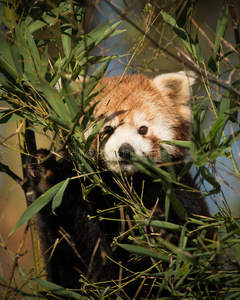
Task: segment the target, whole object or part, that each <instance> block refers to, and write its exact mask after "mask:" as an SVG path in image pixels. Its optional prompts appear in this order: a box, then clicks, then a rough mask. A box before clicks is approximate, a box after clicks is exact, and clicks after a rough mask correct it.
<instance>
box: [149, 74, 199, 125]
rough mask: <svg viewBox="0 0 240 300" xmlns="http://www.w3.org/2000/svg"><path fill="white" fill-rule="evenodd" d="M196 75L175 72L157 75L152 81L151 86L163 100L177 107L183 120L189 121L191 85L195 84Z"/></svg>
mask: <svg viewBox="0 0 240 300" xmlns="http://www.w3.org/2000/svg"><path fill="white" fill-rule="evenodd" d="M196 78H197V75H196V74H195V73H194V72H184V71H181V72H177V73H168V74H162V75H158V76H157V77H155V78H154V79H153V84H154V85H155V87H156V88H157V89H158V90H159V91H160V93H161V94H162V95H163V96H164V98H166V99H169V100H170V101H174V102H175V105H179V106H180V107H179V108H180V113H181V114H182V116H183V117H184V119H188V120H189V121H190V120H191V108H190V103H189V102H190V101H189V100H190V99H191V95H192V85H193V84H194V83H195V81H196Z"/></svg>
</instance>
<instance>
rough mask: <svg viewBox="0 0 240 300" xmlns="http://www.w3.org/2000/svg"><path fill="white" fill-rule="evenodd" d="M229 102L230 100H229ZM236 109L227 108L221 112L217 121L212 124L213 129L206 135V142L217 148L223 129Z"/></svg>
mask: <svg viewBox="0 0 240 300" xmlns="http://www.w3.org/2000/svg"><path fill="white" fill-rule="evenodd" d="M228 103H229V102H228ZM233 111H235V109H233V110H227V111H224V112H223V113H222V114H220V115H219V116H218V118H217V120H216V121H215V123H214V124H213V126H212V129H211V131H210V132H209V134H208V135H207V137H206V140H205V144H208V143H209V144H211V148H216V147H218V145H219V142H220V140H221V137H222V134H223V130H224V128H225V126H226V124H227V121H228V120H229V118H230V117H231V114H232V112H233Z"/></svg>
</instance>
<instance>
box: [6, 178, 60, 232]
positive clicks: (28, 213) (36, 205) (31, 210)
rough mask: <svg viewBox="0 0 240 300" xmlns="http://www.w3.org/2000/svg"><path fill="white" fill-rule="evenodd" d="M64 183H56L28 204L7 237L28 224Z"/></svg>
mask: <svg viewBox="0 0 240 300" xmlns="http://www.w3.org/2000/svg"><path fill="white" fill-rule="evenodd" d="M64 183H65V180H64V181H61V182H59V183H57V184H56V185H54V186H53V187H51V188H50V189H49V190H48V191H47V192H46V193H44V194H43V195H41V196H40V197H38V198H37V199H36V200H35V201H34V202H33V203H32V204H30V205H29V206H28V207H27V209H26V210H25V211H24V212H23V214H22V215H21V217H20V218H19V220H18V221H17V223H16V225H15V226H14V228H13V230H12V231H11V233H10V234H9V235H11V234H13V232H15V231H16V230H17V229H18V228H19V227H21V226H22V225H23V224H24V223H26V222H28V221H29V220H30V219H31V218H32V217H33V216H34V215H35V214H36V213H38V212H39V211H40V210H41V209H42V208H43V207H44V206H45V205H47V204H48V203H49V202H50V201H51V200H52V198H53V197H54V195H55V194H56V193H57V192H58V191H59V189H60V188H61V186H62V185H63V184H64Z"/></svg>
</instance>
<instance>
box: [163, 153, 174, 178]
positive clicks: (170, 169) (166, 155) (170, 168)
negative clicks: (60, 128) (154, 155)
mask: <svg viewBox="0 0 240 300" xmlns="http://www.w3.org/2000/svg"><path fill="white" fill-rule="evenodd" d="M160 153H161V159H162V162H163V163H171V162H172V160H171V157H170V155H169V153H168V152H167V150H166V149H164V148H162V147H160ZM166 169H167V172H168V174H169V175H170V176H171V178H172V180H173V181H176V173H175V169H174V166H173V165H171V164H168V165H167V166H166Z"/></svg>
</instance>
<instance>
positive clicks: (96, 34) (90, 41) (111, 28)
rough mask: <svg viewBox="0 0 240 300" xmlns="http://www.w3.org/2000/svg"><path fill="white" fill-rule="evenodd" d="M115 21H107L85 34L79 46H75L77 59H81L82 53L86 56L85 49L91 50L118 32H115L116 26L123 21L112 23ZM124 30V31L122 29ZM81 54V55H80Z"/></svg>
mask: <svg viewBox="0 0 240 300" xmlns="http://www.w3.org/2000/svg"><path fill="white" fill-rule="evenodd" d="M113 22H114V21H113V20H112V21H109V22H106V23H104V24H102V25H100V26H97V27H96V28H95V29H93V30H92V31H91V32H90V33H88V34H87V35H85V36H83V37H82V38H81V40H80V41H79V43H78V45H77V47H75V53H76V54H75V58H76V59H77V60H81V59H80V57H82V55H84V56H85V53H84V51H86V50H87V49H88V50H87V52H89V51H90V50H92V49H93V48H94V47H95V46H96V45H98V44H99V43H100V42H102V41H103V40H104V39H106V38H109V37H110V36H113V35H115V34H118V33H119V32H117V33H115V31H116V28H117V27H118V26H119V25H120V24H121V23H122V21H119V22H116V23H114V24H112V23H113ZM121 32H122V31H121ZM78 56H80V57H78Z"/></svg>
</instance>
